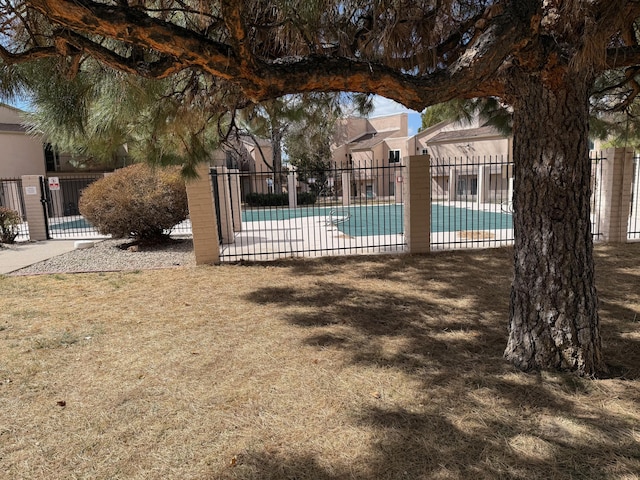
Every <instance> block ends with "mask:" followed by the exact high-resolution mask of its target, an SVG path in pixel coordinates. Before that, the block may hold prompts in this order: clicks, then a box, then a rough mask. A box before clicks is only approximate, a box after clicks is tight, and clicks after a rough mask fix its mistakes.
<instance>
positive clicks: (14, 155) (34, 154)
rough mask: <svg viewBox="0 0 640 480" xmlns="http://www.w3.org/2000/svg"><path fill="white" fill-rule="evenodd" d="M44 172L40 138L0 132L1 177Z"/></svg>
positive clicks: (42, 173)
mask: <svg viewBox="0 0 640 480" xmlns="http://www.w3.org/2000/svg"><path fill="white" fill-rule="evenodd" d="M0 123H1V122H0ZM44 174H45V163H44V150H43V147H42V141H41V140H40V139H39V138H36V137H32V136H30V135H27V134H25V133H21V132H7V133H3V132H0V178H13V177H20V176H22V175H44Z"/></svg>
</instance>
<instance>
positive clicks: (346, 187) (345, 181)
mask: <svg viewBox="0 0 640 480" xmlns="http://www.w3.org/2000/svg"><path fill="white" fill-rule="evenodd" d="M350 204H351V172H342V206H343V207H348V206H349V205H350Z"/></svg>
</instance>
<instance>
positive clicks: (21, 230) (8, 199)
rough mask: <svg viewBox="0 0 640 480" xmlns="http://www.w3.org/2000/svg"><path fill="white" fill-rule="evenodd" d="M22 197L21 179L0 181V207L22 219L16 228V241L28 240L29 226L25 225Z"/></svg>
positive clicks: (25, 218)
mask: <svg viewBox="0 0 640 480" xmlns="http://www.w3.org/2000/svg"><path fill="white" fill-rule="evenodd" d="M23 195H24V193H23V191H22V179H20V178H3V179H0V207H5V208H8V209H11V210H14V211H16V212H18V214H19V215H20V218H21V219H22V223H21V224H20V225H19V227H18V236H17V237H16V240H18V241H19V240H28V239H29V226H28V224H27V217H26V209H25V206H24V196H23Z"/></svg>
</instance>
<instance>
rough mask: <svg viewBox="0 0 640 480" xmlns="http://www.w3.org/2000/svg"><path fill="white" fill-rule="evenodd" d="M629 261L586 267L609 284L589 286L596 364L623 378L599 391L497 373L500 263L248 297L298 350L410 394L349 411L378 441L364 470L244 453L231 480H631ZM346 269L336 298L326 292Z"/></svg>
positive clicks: (380, 260) (411, 260)
mask: <svg viewBox="0 0 640 480" xmlns="http://www.w3.org/2000/svg"><path fill="white" fill-rule="evenodd" d="M630 249H631V252H632V253H631V254H628V255H627V254H625V255H624V258H623V260H624V263H625V265H624V266H623V267H621V266H620V264H619V263H620V262H618V261H615V259H612V258H611V256H612V255H613V254H612V253H611V252H609V251H608V250H606V249H605V250H604V253H601V254H599V255H598V256H597V258H598V260H597V271H598V274H599V277H598V278H600V279H608V278H610V277H611V276H612V275H616V279H617V281H616V282H614V283H612V282H607V281H606V280H605V281H604V282H600V283H601V285H599V293H600V297H601V299H602V301H601V317H602V323H603V325H602V332H603V338H604V339H605V341H604V345H605V358H607V359H613V361H614V363H615V364H616V371H618V370H620V371H623V372H624V373H625V378H624V379H621V378H618V379H610V380H602V381H591V380H585V379H580V378H576V377H574V376H573V375H570V374H557V373H544V372H543V373H535V374H524V373H521V372H518V371H516V370H514V369H513V368H512V367H511V366H510V365H508V364H506V363H505V362H504V361H503V359H502V352H503V350H504V347H505V345H506V340H507V315H508V302H509V298H508V297H509V287H510V281H511V275H512V274H511V272H512V270H511V260H512V251H511V250H510V249H502V250H498V251H496V250H493V251H488V252H487V251H477V252H447V253H444V254H434V255H427V256H421V257H408V256H405V257H383V256H380V257H367V258H352V259H340V260H339V262H338V263H335V262H333V261H332V262H331V263H329V264H327V263H325V261H320V262H313V261H312V262H304V263H293V264H290V265H289V266H288V267H286V268H290V272H291V275H292V277H293V279H294V281H295V277H296V276H308V275H312V276H314V277H317V278H319V280H317V281H316V282H315V284H314V285H313V286H312V287H311V288H306V289H303V288H300V287H299V286H290V287H289V286H283V287H268V288H261V289H259V290H256V291H255V292H253V293H252V294H251V295H250V297H249V300H251V301H253V302H256V303H258V304H272V305H273V304H275V305H278V306H280V307H281V309H282V310H281V311H282V315H283V318H285V319H286V320H287V321H289V322H290V323H291V324H293V325H296V326H298V327H300V328H306V329H309V336H308V337H307V338H306V339H305V340H304V345H305V346H306V348H314V349H317V350H318V351H319V352H324V353H325V354H327V355H331V353H332V352H335V353H340V354H342V355H343V357H341V358H346V359H347V360H346V363H348V364H352V365H362V366H363V367H365V368H376V369H381V370H384V371H389V370H390V371H395V372H398V374H401V375H405V376H408V378H410V380H411V381H412V382H416V383H417V384H418V385H419V388H418V389H417V390H416V392H415V398H414V399H412V400H410V401H407V402H405V403H400V404H398V403H397V402H391V401H386V399H384V398H382V399H380V402H379V403H378V404H375V405H372V404H370V403H366V402H363V403H362V405H361V406H360V409H359V411H358V413H357V414H354V416H353V418H352V421H353V423H354V425H360V426H362V425H365V426H367V427H368V428H373V429H375V431H376V432H377V435H376V438H377V440H376V441H375V442H373V443H372V444H371V445H370V456H369V458H367V459H366V461H364V460H363V459H354V464H358V465H360V464H363V465H364V466H361V467H360V468H355V467H354V468H348V467H345V466H341V465H334V464H329V465H327V462H328V461H329V462H330V459H329V460H327V459H322V458H317V457H315V456H313V455H311V454H309V455H307V456H304V458H301V457H291V456H290V455H287V453H284V452H281V453H276V454H273V453H269V454H267V453H265V452H259V451H256V452H250V453H249V454H248V455H247V458H246V461H245V470H244V471H246V472H250V475H249V476H247V477H243V476H242V475H238V476H236V477H235V478H266V479H269V478H274V479H275V478H317V479H334V478H335V479H338V478H357V479H365V478H380V479H382V478H386V479H396V478H397V479H400V478H471V477H479V478H523V479H524V478H526V479H530V478H539V479H543V478H544V479H547V478H634V477H633V475H635V473H634V472H637V471H639V470H640V444H639V440H638V435H637V425H638V422H639V415H640V413H639V410H638V402H639V401H640V396H639V394H638V382H637V377H638V354H637V353H631V352H637V351H638V349H639V345H638V340H637V338H638V337H637V336H636V337H634V336H632V335H629V333H630V332H629V330H630V327H633V326H635V328H636V330H637V327H638V323H635V325H633V323H631V324H630V323H629V322H630V320H629V319H632V318H633V317H634V312H635V310H637V309H638V305H639V302H638V300H637V298H636V299H635V300H633V301H630V300H629V295H630V294H633V292H635V291H636V290H637V285H638V282H637V281H638V278H640V277H638V275H639V274H640V248H638V249H636V248H635V247H631V248H630ZM345 269H346V270H348V271H351V272H353V278H354V281H353V282H351V283H349V284H345V283H344V281H341V282H337V281H336V279H335V278H334V276H338V275H341V274H343V273H344V271H345ZM338 278H339V279H340V280H344V279H343V278H342V277H338ZM357 278H364V279H366V280H367V281H366V282H364V283H360V282H358V281H357V280H356V279H357ZM635 295H637V293H635ZM634 309H635V310H634ZM636 313H637V312H636ZM398 345H400V346H401V347H400V348H398ZM634 432H635V433H634ZM238 473H240V471H238ZM251 475H253V477H252V476H251ZM625 475H626V477H625Z"/></svg>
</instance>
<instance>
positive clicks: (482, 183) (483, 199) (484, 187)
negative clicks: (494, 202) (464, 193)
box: [477, 165, 491, 209]
mask: <svg viewBox="0 0 640 480" xmlns="http://www.w3.org/2000/svg"><path fill="white" fill-rule="evenodd" d="M490 173H491V166H490V165H479V166H478V196H477V199H478V200H477V203H478V209H480V205H481V204H483V203H487V202H488V201H489V183H490Z"/></svg>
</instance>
